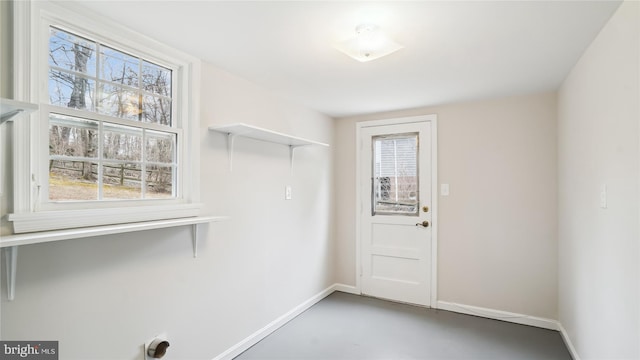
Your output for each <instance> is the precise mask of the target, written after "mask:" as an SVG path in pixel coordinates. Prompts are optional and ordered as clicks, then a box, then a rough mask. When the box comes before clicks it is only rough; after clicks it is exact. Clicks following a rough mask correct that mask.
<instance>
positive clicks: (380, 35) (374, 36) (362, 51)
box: [336, 24, 403, 62]
mask: <svg viewBox="0 0 640 360" xmlns="http://www.w3.org/2000/svg"><path fill="white" fill-rule="evenodd" d="M336 48H337V49H338V50H340V51H342V52H343V53H345V54H347V55H349V56H350V57H352V58H354V59H356V60H358V61H361V62H366V61H371V60H375V59H378V58H381V57H383V56H386V55H389V54H391V53H394V52H396V51H398V50H400V49H402V48H403V46H402V45H400V44H398V43H396V42H395V41H393V40H391V39H390V38H389V37H388V36H387V35H386V34H385V33H384V32H382V31H380V29H379V28H378V26H376V25H372V24H362V25H358V26H357V27H356V35H355V36H353V37H351V38H349V39H347V40H345V41H342V42H340V43H338V44H337V45H336Z"/></svg>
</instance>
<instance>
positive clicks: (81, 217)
mask: <svg viewBox="0 0 640 360" xmlns="http://www.w3.org/2000/svg"><path fill="white" fill-rule="evenodd" d="M200 208H201V205H200V204H175V205H147V206H129V207H123V206H122V205H121V206H120V207H114V208H103V209H76V210H51V211H38V212H29V213H15V214H9V221H11V222H13V232H14V233H15V234H22V233H34V232H43V231H46V232H49V231H53V230H63V229H76V228H77V229H79V230H80V231H84V230H85V229H87V228H90V227H96V226H105V225H114V226H119V225H123V226H125V225H126V224H131V223H141V222H150V221H156V220H172V219H183V218H193V217H196V216H199V215H200Z"/></svg>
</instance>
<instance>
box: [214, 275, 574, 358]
mask: <svg viewBox="0 0 640 360" xmlns="http://www.w3.org/2000/svg"><path fill="white" fill-rule="evenodd" d="M334 291H340V292H345V293H349V294H357V295H360V291H358V289H357V288H356V287H355V286H351V285H345V284H333V285H331V286H329V287H327V288H326V289H324V290H322V291H321V292H319V293H317V294H316V295H314V296H312V297H311V298H310V299H308V300H306V301H305V302H303V303H302V304H300V305H298V306H296V307H295V308H293V309H292V310H290V311H288V312H287V313H285V314H284V315H282V316H280V317H279V318H277V319H275V320H274V321H272V322H271V323H269V324H267V325H266V326H265V327H263V328H262V329H260V330H258V331H256V332H254V333H253V334H251V335H249V336H248V337H247V338H245V339H244V340H242V341H240V342H239V343H237V344H236V345H234V346H232V347H230V348H229V349H227V350H226V351H225V352H223V353H222V354H220V355H218V356H216V357H215V358H214V359H213V360H231V359H233V358H234V357H236V356H238V355H240V354H242V353H243V352H244V351H246V350H247V349H249V348H250V347H251V346H253V345H255V344H257V343H258V342H259V341H260V340H262V339H264V338H265V337H267V336H268V335H269V334H271V333H273V332H274V331H276V330H278V329H279V328H280V327H282V326H283V325H284V324H286V323H287V322H289V321H291V320H292V319H293V318H295V317H296V316H298V315H300V314H302V313H303V312H304V311H305V310H307V309H309V308H310V307H311V306H313V305H315V304H316V303H317V302H319V301H320V300H322V299H324V298H325V297H327V296H328V295H330V294H331V293H333V292H334ZM436 308H437V309H441V310H447V311H452V312H457V313H461V314H467V315H474V316H480V317H484V318H488V319H494V320H501V321H507V322H512V323H516V324H522V325H529V326H535V327H539V328H544V329H549V330H557V331H559V332H560V334H561V335H562V339H563V340H564V342H565V344H566V345H567V348H568V349H569V352H570V354H571V357H573V360H580V358H579V357H578V353H577V352H576V350H575V348H574V347H573V344H572V343H571V339H570V338H569V335H568V334H567V332H566V330H565V329H564V327H563V326H562V324H560V323H559V322H558V321H556V320H551V319H546V318H540V317H536V316H530V315H524V314H518V313H512V312H507V311H501V310H494V309H488V308H483V307H478V306H472V305H464V304H457V303H452V302H448V301H438V302H437V307H436Z"/></svg>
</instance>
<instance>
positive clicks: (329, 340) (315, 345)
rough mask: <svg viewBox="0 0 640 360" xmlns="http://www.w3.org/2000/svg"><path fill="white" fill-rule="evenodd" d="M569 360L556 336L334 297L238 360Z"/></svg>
mask: <svg viewBox="0 0 640 360" xmlns="http://www.w3.org/2000/svg"><path fill="white" fill-rule="evenodd" d="M236 359H238V360H250V359H323V360H332V359H505V360H506V359H509V360H515V359H567V360H570V359H571V355H570V354H569V351H568V350H567V348H566V346H565V345H564V342H563V341H562V338H561V336H560V333H558V332H557V331H552V330H545V329H539V328H535V327H531V326H525V325H517V324H512V323H508V322H504V321H498V320H490V319H485V318H481V317H476V316H470V315H463V314H457V313H453V312H449V311H443V310H434V309H425V308H421V307H415V306H410V305H405V304H397V303H393V302H388V301H384V300H380V299H373V298H368V297H362V296H356V295H350V294H345V293H339V292H335V293H333V294H331V295H329V296H328V297H326V298H325V299H323V300H322V301H320V302H319V303H317V304H316V305H314V306H313V307H311V308H310V309H309V310H307V311H305V312H304V313H302V314H301V315H300V316H298V317H296V318H295V319H293V320H291V321H290V322H289V323H287V324H286V325H284V326H283V327H281V328H280V329H278V330H277V331H275V332H274V333H273V334H271V335H269V336H268V337H266V338H265V339H263V340H262V341H260V342H259V343H258V344H256V345H254V346H253V347H251V348H250V349H248V350H247V351H245V352H244V353H242V354H240V355H239V356H238V357H236Z"/></svg>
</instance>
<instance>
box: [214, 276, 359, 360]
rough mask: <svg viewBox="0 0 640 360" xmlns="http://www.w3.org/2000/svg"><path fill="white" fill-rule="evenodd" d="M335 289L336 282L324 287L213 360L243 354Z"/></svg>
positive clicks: (222, 359)
mask: <svg viewBox="0 0 640 360" xmlns="http://www.w3.org/2000/svg"><path fill="white" fill-rule="evenodd" d="M343 286H344V287H345V288H347V286H346V285H343ZM334 291H336V284H334V285H331V286H329V287H327V288H326V289H324V290H322V291H321V292H319V293H317V294H316V295H314V296H312V297H311V298H310V299H308V300H306V301H305V302H303V303H302V304H300V305H298V306H296V307H295V308H293V309H291V310H290V311H289V312H287V313H286V314H284V315H282V316H280V317H279V318H277V319H275V320H273V321H272V322H271V323H269V324H267V325H266V326H265V327H263V328H262V329H260V330H258V331H256V332H254V333H253V334H251V335H249V336H248V337H247V338H245V339H244V340H242V341H240V342H239V343H237V344H236V345H234V346H232V347H230V348H229V349H227V350H226V351H225V352H223V353H222V354H220V355H218V356H216V357H215V358H213V360H231V359H233V358H234V357H236V356H238V355H240V354H242V353H243V352H244V351H246V350H247V349H249V348H250V347H252V346H253V345H255V344H257V343H258V342H259V341H260V340H262V339H264V338H265V337H267V336H269V334H271V333H272V332H274V331H276V330H278V329H279V328H280V327H282V326H283V325H284V324H286V323H288V322H289V321H291V320H292V319H293V318H295V317H296V316H298V315H300V314H302V313H303V312H304V311H305V310H307V309H309V308H310V307H311V306H313V305H315V304H316V303H317V302H318V301H320V300H322V299H324V298H325V297H327V296H328V295H330V294H331V293H332V292H334ZM340 291H342V290H340Z"/></svg>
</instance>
